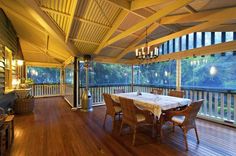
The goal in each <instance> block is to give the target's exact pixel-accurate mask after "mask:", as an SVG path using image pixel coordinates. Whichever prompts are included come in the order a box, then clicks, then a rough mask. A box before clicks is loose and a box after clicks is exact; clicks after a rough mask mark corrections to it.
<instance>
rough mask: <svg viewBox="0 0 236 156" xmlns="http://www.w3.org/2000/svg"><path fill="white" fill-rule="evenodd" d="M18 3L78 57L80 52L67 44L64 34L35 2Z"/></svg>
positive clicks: (26, 0)
mask: <svg viewBox="0 0 236 156" xmlns="http://www.w3.org/2000/svg"><path fill="white" fill-rule="evenodd" d="M18 2H19V3H20V4H21V5H22V6H23V7H25V8H26V11H28V12H29V13H30V14H31V16H32V17H34V18H35V19H36V20H37V21H38V22H39V24H40V25H41V26H42V27H44V29H46V30H47V31H48V33H49V34H50V35H52V36H53V37H54V38H56V39H57V40H58V41H59V42H60V43H61V44H64V45H65V46H66V48H67V50H68V51H69V52H70V53H71V55H73V56H75V55H78V50H77V49H76V48H75V46H74V45H72V44H71V43H69V42H68V43H65V36H64V34H63V33H62V32H61V31H60V29H58V27H57V25H56V24H55V23H54V22H53V21H52V19H50V18H49V16H48V15H46V14H45V12H44V11H43V10H42V9H41V8H40V6H38V4H37V3H36V2H35V1H34V0H24V1H21V0H18Z"/></svg>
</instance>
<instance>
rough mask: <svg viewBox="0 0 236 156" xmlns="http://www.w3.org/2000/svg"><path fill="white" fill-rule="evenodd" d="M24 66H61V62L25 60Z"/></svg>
mask: <svg viewBox="0 0 236 156" xmlns="http://www.w3.org/2000/svg"><path fill="white" fill-rule="evenodd" d="M25 65H26V66H40V67H62V64H59V63H42V62H31V61H26V62H25Z"/></svg>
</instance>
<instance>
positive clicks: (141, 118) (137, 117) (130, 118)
mask: <svg viewBox="0 0 236 156" xmlns="http://www.w3.org/2000/svg"><path fill="white" fill-rule="evenodd" d="M120 104H121V109H122V112H123V117H122V122H121V126H120V135H121V131H122V128H123V125H124V124H127V125H129V126H130V127H131V128H132V129H133V130H134V132H133V141H132V145H135V137H136V128H137V127H138V126H140V125H145V124H148V125H153V116H152V115H151V114H150V112H149V111H146V110H141V109H139V108H137V107H136V106H135V105H134V102H133V100H132V99H126V98H122V97H120Z"/></svg>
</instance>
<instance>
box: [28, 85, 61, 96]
mask: <svg viewBox="0 0 236 156" xmlns="http://www.w3.org/2000/svg"><path fill="white" fill-rule="evenodd" d="M31 88H32V90H31V95H33V96H34V97H49V96H60V95H61V86H60V84H33V85H31Z"/></svg>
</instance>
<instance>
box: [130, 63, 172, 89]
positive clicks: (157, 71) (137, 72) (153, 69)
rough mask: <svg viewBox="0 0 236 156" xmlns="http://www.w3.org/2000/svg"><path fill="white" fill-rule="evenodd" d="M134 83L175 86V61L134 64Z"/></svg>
mask: <svg viewBox="0 0 236 156" xmlns="http://www.w3.org/2000/svg"><path fill="white" fill-rule="evenodd" d="M134 81H135V84H145V85H155V86H168V87H175V83H176V61H168V62H160V63H153V64H147V65H140V66H136V67H135V69H134Z"/></svg>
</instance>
